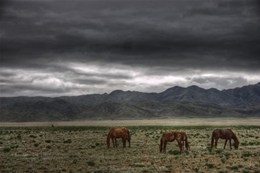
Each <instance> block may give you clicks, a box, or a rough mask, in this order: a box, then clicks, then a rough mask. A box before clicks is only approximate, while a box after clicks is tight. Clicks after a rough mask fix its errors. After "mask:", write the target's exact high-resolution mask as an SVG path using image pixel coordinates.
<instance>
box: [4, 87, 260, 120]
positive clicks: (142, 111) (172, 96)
mask: <svg viewBox="0 0 260 173" xmlns="http://www.w3.org/2000/svg"><path fill="white" fill-rule="evenodd" d="M0 116H1V118H0V122H21V121H22V122H26V121H70V120H81V119H149V118H169V117H176V116H178V117H201V116H202V117H216V116H217V117H222V116H230V117H233V116H235V117H251V116H255V117H260V82H259V83H257V84H255V85H247V86H243V87H237V88H234V89H227V90H218V89H215V88H210V89H203V88H200V87H198V86H195V85H192V86H189V87H187V88H184V87H179V86H174V87H171V88H168V89H166V90H165V91H163V92H160V93H145V92H137V91H122V90H114V91H112V92H111V93H109V94H107V93H104V94H90V95H79V96H61V97H42V96H39V97H26V96H19V97H0Z"/></svg>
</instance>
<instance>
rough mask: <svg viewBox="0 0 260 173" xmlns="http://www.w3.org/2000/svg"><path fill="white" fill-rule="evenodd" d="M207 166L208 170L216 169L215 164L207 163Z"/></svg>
mask: <svg viewBox="0 0 260 173" xmlns="http://www.w3.org/2000/svg"><path fill="white" fill-rule="evenodd" d="M206 166H207V167H208V168H214V167H215V165H214V164H213V163H206Z"/></svg>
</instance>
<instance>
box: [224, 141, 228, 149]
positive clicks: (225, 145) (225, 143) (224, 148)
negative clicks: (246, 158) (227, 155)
mask: <svg viewBox="0 0 260 173" xmlns="http://www.w3.org/2000/svg"><path fill="white" fill-rule="evenodd" d="M227 141H228V139H226V140H225V144H224V149H225V148H226V145H227Z"/></svg>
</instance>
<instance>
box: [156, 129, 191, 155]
mask: <svg viewBox="0 0 260 173" xmlns="http://www.w3.org/2000/svg"><path fill="white" fill-rule="evenodd" d="M174 140H176V141H177V143H178V146H179V148H180V151H181V152H182V150H183V148H184V147H183V146H184V143H185V147H186V149H187V150H188V149H189V148H190V146H189V144H188V138H187V135H186V133H185V132H177V131H166V132H164V133H163V134H162V137H161V140H160V145H159V149H160V152H166V145H167V142H173V141H174Z"/></svg>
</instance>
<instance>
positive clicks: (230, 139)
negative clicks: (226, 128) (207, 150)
mask: <svg viewBox="0 0 260 173" xmlns="http://www.w3.org/2000/svg"><path fill="white" fill-rule="evenodd" d="M229 146H230V150H232V145H231V139H229Z"/></svg>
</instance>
